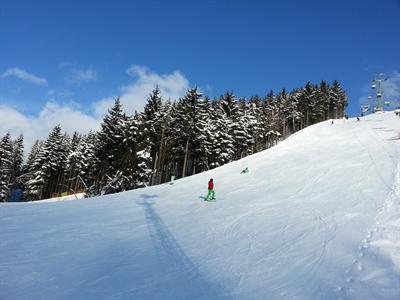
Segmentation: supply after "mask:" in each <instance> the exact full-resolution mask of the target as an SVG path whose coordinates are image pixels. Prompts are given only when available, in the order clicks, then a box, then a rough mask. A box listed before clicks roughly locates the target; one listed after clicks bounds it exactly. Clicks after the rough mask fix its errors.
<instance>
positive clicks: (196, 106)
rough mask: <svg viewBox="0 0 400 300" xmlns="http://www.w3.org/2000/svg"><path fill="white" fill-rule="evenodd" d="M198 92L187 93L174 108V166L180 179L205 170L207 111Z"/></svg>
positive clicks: (206, 166) (206, 159)
mask: <svg viewBox="0 0 400 300" xmlns="http://www.w3.org/2000/svg"><path fill="white" fill-rule="evenodd" d="M201 96H202V94H201V93H200V92H199V90H198V88H191V89H189V90H188V91H187V92H186V94H185V96H184V97H183V98H181V99H179V101H178V102H177V104H176V106H175V107H174V110H173V112H174V115H173V121H172V124H171V138H172V140H173V141H172V142H173V149H172V151H173V153H174V155H175V160H176V162H177V163H178V164H179V165H180V166H181V170H182V173H181V174H182V177H185V176H186V175H187V174H188V173H189V174H195V173H198V172H200V171H203V170H206V169H208V165H207V164H208V156H207V151H206V147H205V143H206V141H207V134H206V133H205V131H206V130H207V119H208V111H207V107H206V102H205V101H204V100H202V99H201Z"/></svg>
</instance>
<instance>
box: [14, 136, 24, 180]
mask: <svg viewBox="0 0 400 300" xmlns="http://www.w3.org/2000/svg"><path fill="white" fill-rule="evenodd" d="M12 148H13V154H12V162H13V166H12V173H11V182H12V184H13V185H20V184H21V182H20V180H19V176H21V175H22V172H23V170H22V163H23V159H24V137H23V135H22V134H21V135H20V136H19V137H18V138H17V139H16V140H14V141H13V147H12Z"/></svg>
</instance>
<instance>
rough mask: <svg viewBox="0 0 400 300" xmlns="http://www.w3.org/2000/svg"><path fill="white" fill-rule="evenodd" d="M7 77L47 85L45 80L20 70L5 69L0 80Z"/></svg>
mask: <svg viewBox="0 0 400 300" xmlns="http://www.w3.org/2000/svg"><path fill="white" fill-rule="evenodd" d="M7 77H17V78H19V79H22V80H25V81H29V82H31V83H33V84H37V85H47V80H46V79H44V78H41V77H38V76H36V75H34V74H31V73H28V72H27V71H25V70H23V69H20V68H10V69H7V70H6V71H4V72H3V73H2V74H1V75H0V78H7Z"/></svg>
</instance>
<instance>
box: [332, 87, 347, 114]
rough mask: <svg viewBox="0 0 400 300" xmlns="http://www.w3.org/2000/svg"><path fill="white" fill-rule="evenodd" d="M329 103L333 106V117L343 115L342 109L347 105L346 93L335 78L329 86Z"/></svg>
mask: <svg viewBox="0 0 400 300" xmlns="http://www.w3.org/2000/svg"><path fill="white" fill-rule="evenodd" d="M330 94H331V105H332V106H333V110H334V116H335V119H337V118H343V117H344V110H345V108H346V107H347V105H348V103H347V95H346V93H345V92H344V91H343V89H342V87H341V86H340V84H339V82H338V81H337V80H334V81H333V83H332V86H331V93H330Z"/></svg>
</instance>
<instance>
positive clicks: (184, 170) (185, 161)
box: [182, 139, 189, 178]
mask: <svg viewBox="0 0 400 300" xmlns="http://www.w3.org/2000/svg"><path fill="white" fill-rule="evenodd" d="M188 152H189V139H187V141H186V149H185V159H184V160H183V170H182V178H183V177H185V176H186V163H187V158H188V154H189V153H188Z"/></svg>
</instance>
